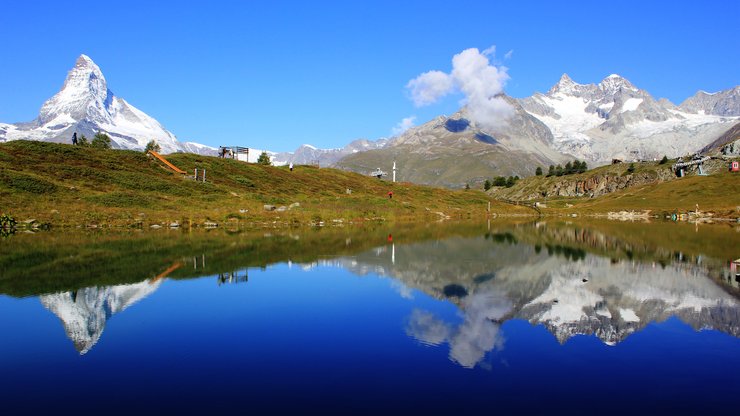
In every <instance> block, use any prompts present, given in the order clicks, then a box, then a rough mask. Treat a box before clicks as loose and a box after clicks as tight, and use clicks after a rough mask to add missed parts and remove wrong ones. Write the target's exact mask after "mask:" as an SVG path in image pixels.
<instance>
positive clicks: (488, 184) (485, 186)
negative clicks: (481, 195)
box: [483, 179, 493, 191]
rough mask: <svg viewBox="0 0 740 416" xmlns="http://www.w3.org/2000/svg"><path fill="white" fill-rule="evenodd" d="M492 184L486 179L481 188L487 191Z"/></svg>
mask: <svg viewBox="0 0 740 416" xmlns="http://www.w3.org/2000/svg"><path fill="white" fill-rule="evenodd" d="M492 186H493V184H492V183H491V181H490V180H488V179H486V181H485V182H484V183H483V190H485V191H487V190H489V189H491V187H492Z"/></svg>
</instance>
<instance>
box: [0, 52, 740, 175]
mask: <svg viewBox="0 0 740 416" xmlns="http://www.w3.org/2000/svg"><path fill="white" fill-rule="evenodd" d="M502 97H503V98H504V99H505V100H506V102H507V103H508V104H509V105H510V106H511V107H512V109H513V111H512V112H511V114H512V116H511V117H510V118H509V119H508V120H507V122H506V123H497V125H500V126H501V127H498V128H495V129H490V128H484V127H482V126H479V125H477V124H476V123H475V122H474V121H472V118H471V117H470V116H469V115H468V110H467V108H464V107H463V108H462V109H460V110H459V111H458V112H456V113H455V114H453V115H452V116H450V117H447V116H439V117H436V118H434V119H433V120H430V121H428V122H426V123H424V124H422V125H420V126H418V127H414V128H411V129H409V130H407V131H406V132H404V133H402V134H400V135H398V136H396V137H393V138H390V139H386V138H383V139H379V140H375V141H372V140H365V139H361V140H355V141H353V142H351V143H350V144H348V145H347V146H345V147H343V148H336V149H319V148H316V147H314V146H311V145H302V146H300V147H299V148H298V149H296V150H295V151H294V152H282V153H274V152H269V151H268V154H270V156H271V157H272V161H273V163H274V164H276V165H284V164H289V163H293V164H319V165H320V166H335V167H339V168H342V169H347V170H353V171H357V172H360V173H368V172H370V171H372V170H375V169H376V168H381V169H382V170H384V171H389V170H390V169H391V166H392V164H393V162H394V161H396V162H397V166H398V178H399V180H401V181H410V182H416V183H424V184H432V185H442V186H448V187H460V186H463V185H464V184H465V183H480V182H483V181H484V180H485V179H487V178H491V177H492V176H495V175H504V176H508V175H518V176H520V177H523V176H529V175H532V174H534V171H535V169H536V168H537V167H538V166H542V167H545V168H546V167H547V166H548V165H551V164H553V165H554V164H559V163H565V162H566V161H568V160H572V159H574V158H577V159H581V160H586V161H587V162H589V164H590V165H592V166H593V165H599V164H605V163H608V162H609V161H611V160H612V159H614V158H616V159H622V160H640V159H642V160H644V159H657V158H661V157H662V156H663V155H667V156H669V157H675V156H680V155H685V154H689V153H693V152H697V151H699V150H701V149H702V148H705V147H707V146H708V145H710V144H712V143H713V142H715V141H717V140H718V138H720V137H721V136H723V134H726V132H728V131H729V130H730V129H731V128H732V127H733V126H735V125H737V124H738V122H740V86H736V87H734V88H731V89H728V90H724V91H719V92H716V93H707V92H704V91H699V92H697V93H696V94H695V95H694V96H693V97H690V98H688V99H687V100H685V101H684V102H683V103H681V104H680V105H678V106H676V105H675V104H673V103H671V102H670V101H668V100H666V99H659V100H656V99H654V98H653V97H652V96H651V95H650V94H649V93H648V92H646V91H645V90H641V89H639V88H637V87H636V86H634V85H633V84H632V83H631V82H629V81H628V80H626V79H625V78H622V77H620V76H619V75H609V76H608V77H606V78H604V79H603V80H602V81H601V82H599V83H598V84H579V83H576V82H575V81H573V80H572V79H571V78H570V77H569V76H568V75H567V74H563V76H562V77H561V78H560V80H559V81H558V82H557V83H556V84H555V85H554V86H553V87H552V88H550V90H549V91H548V92H547V93H544V94H543V93H535V94H534V95H532V96H531V97H526V98H521V99H516V98H511V97H508V96H502ZM99 131H102V132H105V133H107V134H108V135H109V136H110V137H111V139H112V140H113V145H114V147H115V148H121V149H137V150H141V149H143V148H144V147H145V146H146V144H147V142H149V141H150V140H156V141H157V143H159V145H160V146H161V147H162V150H163V152H164V153H171V152H191V153H198V154H206V155H215V154H216V153H217V149H215V148H213V147H210V146H206V145H202V144H198V143H192V142H180V141H178V140H177V138H176V137H175V136H174V135H173V134H172V133H171V132H169V131H168V130H166V129H165V128H164V127H163V126H162V125H161V124H160V123H159V122H158V121H157V120H155V119H154V118H152V117H151V116H149V115H147V114H145V113H144V112H142V111H141V110H138V109H137V108H135V107H133V106H132V105H131V104H129V103H128V102H126V101H125V100H124V99H123V98H120V97H117V96H116V95H114V94H113V92H112V91H111V90H110V89H108V85H107V82H106V80H105V77H104V76H103V73H102V72H101V71H100V68H99V67H98V66H97V65H96V64H95V63H94V62H93V61H92V60H91V59H90V58H89V57H87V56H85V55H81V56H80V57H79V58H78V59H77V62H76V63H75V66H74V68H72V70H71V71H70V72H69V74H68V75H67V78H66V80H65V82H64V86H63V87H62V89H61V90H60V91H59V92H58V93H57V94H56V95H54V96H53V97H52V98H50V99H49V100H47V101H46V102H45V103H44V104H43V106H42V107H41V111H40V112H39V116H38V117H37V118H36V119H35V120H33V121H30V122H27V123H16V124H3V123H0V142H3V141H9V140H17V139H30V140H43V141H52V142H67V143H69V142H71V139H72V134H73V133H74V132H77V133H78V135H79V134H85V135H86V136H88V138H92V136H93V135H94V134H95V133H97V132H99ZM723 140H724V139H723ZM724 143H730V144H729V145H730V147H731V149H730V150H731V151H732V152H734V151H735V150H734V149H735V148H740V144H737V145H732V143H731V142H727V141H726V140H725V142H724ZM733 146H734V147H733ZM710 147H711V146H710ZM715 147H716V146H715ZM259 153H261V150H257V149H251V151H250V161H256V158H257V156H259Z"/></svg>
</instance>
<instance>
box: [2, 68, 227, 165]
mask: <svg viewBox="0 0 740 416" xmlns="http://www.w3.org/2000/svg"><path fill="white" fill-rule="evenodd" d="M0 127H2V128H0V142H3V141H8V140H19V139H25V140H29V139H30V140H43V141H53V142H62V143H71V142H72V137H73V135H74V134H77V135H78V136H79V135H85V136H87V137H93V136H94V135H95V134H97V133H99V132H103V133H106V134H108V135H109V136H110V137H111V139H112V142H113V143H112V146H113V147H114V148H122V149H137V150H142V149H144V148H145V147H146V144H147V143H149V141H151V140H155V141H156V142H157V144H158V145H159V146H160V147H161V149H162V152H163V153H171V152H177V151H183V150H185V151H191V152H197V153H201V154H213V155H215V154H216V149H214V148H212V147H210V146H205V145H199V144H197V143H185V144H183V143H180V142H178V141H177V138H176V137H175V135H173V134H172V133H170V132H169V131H167V130H166V129H165V128H164V127H163V126H162V125H161V124H159V122H158V121H157V120H155V119H154V118H152V117H151V116H149V115H147V114H146V113H144V112H143V111H141V110H139V109H137V108H136V107H134V106H132V105H131V104H129V103H128V102H126V100H124V99H123V98H120V97H116V96H115V95H114V94H113V92H112V91H111V90H109V89H108V82H107V81H106V79H105V76H103V72H102V71H101V70H100V67H98V65H97V64H95V62H94V61H93V60H92V59H91V58H90V57H89V56H87V55H85V54H82V55H80V56H79V57H77V60H76V61H75V64H74V66H73V67H72V69H70V70H69V73H67V77H66V78H65V79H64V85H63V86H62V89H61V90H59V92H57V93H56V94H54V96H53V97H51V98H50V99H48V100H46V102H45V103H44V105H43V106H41V111H40V112H39V116H38V117H37V118H36V119H35V120H33V121H32V122H29V123H17V124H0Z"/></svg>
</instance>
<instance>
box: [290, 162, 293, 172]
mask: <svg viewBox="0 0 740 416" xmlns="http://www.w3.org/2000/svg"><path fill="white" fill-rule="evenodd" d="M290 171H291V172H293V162H290Z"/></svg>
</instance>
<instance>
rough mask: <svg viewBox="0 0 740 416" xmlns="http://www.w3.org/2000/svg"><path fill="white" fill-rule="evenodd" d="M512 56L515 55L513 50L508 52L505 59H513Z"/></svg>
mask: <svg viewBox="0 0 740 416" xmlns="http://www.w3.org/2000/svg"><path fill="white" fill-rule="evenodd" d="M512 55H514V49H511V50H510V51H509V52H506V54H505V55H504V59H511V57H512Z"/></svg>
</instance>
